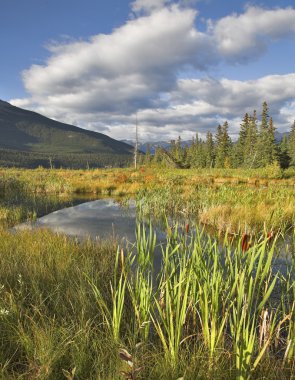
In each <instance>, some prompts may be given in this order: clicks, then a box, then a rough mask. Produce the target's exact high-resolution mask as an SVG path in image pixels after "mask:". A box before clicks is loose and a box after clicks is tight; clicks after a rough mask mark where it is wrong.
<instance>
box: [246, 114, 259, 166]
mask: <svg viewBox="0 0 295 380" xmlns="http://www.w3.org/2000/svg"><path fill="white" fill-rule="evenodd" d="M257 137H258V130H257V116H256V111H255V110H254V111H253V115H252V116H250V117H249V128H248V130H247V134H246V138H245V146H244V167H246V168H252V167H256V163H257V150H256V146H257Z"/></svg>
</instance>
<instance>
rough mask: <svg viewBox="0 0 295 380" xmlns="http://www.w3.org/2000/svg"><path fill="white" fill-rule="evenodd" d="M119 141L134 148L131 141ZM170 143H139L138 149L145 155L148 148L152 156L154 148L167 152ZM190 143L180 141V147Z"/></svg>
mask: <svg viewBox="0 0 295 380" xmlns="http://www.w3.org/2000/svg"><path fill="white" fill-rule="evenodd" d="M120 141H122V142H125V143H126V144H129V145H132V146H133V147H134V146H135V142H134V141H132V140H120ZM170 143H171V142H170V141H154V142H145V143H140V142H139V144H138V149H139V150H140V151H141V152H143V153H146V151H147V149H148V147H149V149H150V152H151V154H154V153H155V150H156V148H164V149H166V150H169V148H170ZM191 143H192V142H191V141H189V140H187V141H186V140H185V141H181V146H182V147H186V146H190V145H191Z"/></svg>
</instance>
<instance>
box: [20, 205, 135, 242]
mask: <svg viewBox="0 0 295 380" xmlns="http://www.w3.org/2000/svg"><path fill="white" fill-rule="evenodd" d="M27 227H28V224H27V223H26V224H23V225H21V226H18V229H21V228H27ZM29 227H31V228H38V227H45V228H49V229H51V230H53V231H54V232H60V233H65V234H66V235H70V236H77V237H78V238H84V237H91V238H98V237H99V238H102V239H104V238H108V237H110V236H111V235H114V236H116V237H118V238H119V239H120V240H121V239H123V238H124V239H127V240H129V241H132V240H133V241H134V231H135V204H134V202H129V206H128V208H126V207H121V206H120V204H119V203H118V202H116V201H115V200H113V199H99V200H96V201H91V202H86V203H82V204H79V205H78V206H74V207H68V208H64V209H62V210H58V211H54V212H52V213H51V214H48V215H46V216H43V217H41V218H39V219H37V220H36V222H33V223H32V224H31V225H30V226H29Z"/></svg>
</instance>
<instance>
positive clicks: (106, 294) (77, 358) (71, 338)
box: [0, 228, 295, 380]
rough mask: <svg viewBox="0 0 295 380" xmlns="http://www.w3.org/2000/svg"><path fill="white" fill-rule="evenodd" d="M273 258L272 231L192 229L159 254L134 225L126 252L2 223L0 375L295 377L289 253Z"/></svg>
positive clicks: (171, 238) (171, 233) (172, 233)
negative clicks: (217, 233)
mask: <svg viewBox="0 0 295 380" xmlns="http://www.w3.org/2000/svg"><path fill="white" fill-rule="evenodd" d="M243 247H244V245H243ZM292 250H293V246H292ZM292 252H293V251H292ZM157 254H160V255H161V256H162V267H161V269H160V268H158V269H157V271H158V276H155V268H154V265H155V264H154V257H155V255H157ZM293 254H294V252H293ZM135 255H136V258H135ZM134 260H136V263H137V264H136V265H135V261H134ZM275 260H276V254H275V240H273V241H272V242H270V241H260V242H257V243H254V242H253V244H252V246H251V248H250V249H248V250H245V249H242V244H241V242H239V243H238V244H236V246H235V248H233V247H231V246H230V243H229V242H228V241H227V240H225V242H224V245H223V247H220V246H218V245H217V244H216V242H215V241H214V240H211V239H209V238H208V237H206V236H205V235H202V233H201V232H200V231H197V232H196V233H193V234H192V235H191V234H190V233H189V231H188V228H178V229H177V228H174V229H168V235H167V241H166V242H165V244H164V245H163V246H162V249H161V248H160V247H158V248H157V253H155V240H154V234H153V232H149V233H148V234H147V233H146V232H145V231H144V230H143V228H139V229H138V232H137V244H136V245H135V247H134V248H131V247H130V249H128V250H126V249H125V250H124V255H123V254H122V253H121V251H120V250H117V244H116V242H114V241H113V240H112V239H108V241H105V242H91V241H85V242H82V243H81V242H80V243H78V242H77V241H75V240H73V239H69V238H67V237H65V236H62V235H54V234H52V233H50V232H48V231H45V230H39V231H34V232H21V233H17V234H11V233H8V232H5V231H3V232H0V278H1V296H0V378H3V379H8V380H9V379H11V380H15V379H54V380H56V379H65V378H67V379H85V380H86V379H87V380H91V379H93V380H94V379H122V380H123V379H163V380H164V379H165V380H166V379H167V380H168V379H169V380H170V379H175V380H176V379H178V378H181V377H184V379H186V380H189V379H194V380H195V379H213V378H214V379H228V380H230V379H239V380H244V379H248V378H251V379H278V378H280V379H291V378H292V374H294V370H295V346H294V342H295V293H294V289H295V287H294V285H295V284H294V278H293V274H292V270H293V269H294V260H292V261H291V262H290V266H289V267H288V268H287V269H286V268H282V269H280V268H277V269H276V270H275V271H274V270H273V264H274V261H275ZM131 267H132V268H133V269H132V270H131ZM293 273H294V272H293Z"/></svg>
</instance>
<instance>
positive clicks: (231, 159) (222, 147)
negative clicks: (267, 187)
mask: <svg viewBox="0 0 295 380" xmlns="http://www.w3.org/2000/svg"><path fill="white" fill-rule="evenodd" d="M275 131H276V127H275V125H274V123H273V120H272V118H271V117H270V116H269V112H268V105H267V103H266V102H264V103H263V105H262V113H261V118H260V120H258V118H257V113H256V111H254V112H253V113H252V114H248V113H246V114H245V116H244V118H243V120H242V122H241V124H240V132H239V137H238V140H237V141H236V142H233V141H232V139H231V138H230V136H229V125H228V122H227V121H226V122H225V123H224V124H223V125H218V127H217V129H216V133H215V134H214V135H213V134H212V133H211V132H208V133H207V136H206V139H205V140H202V139H200V138H199V137H198V135H196V137H195V138H193V140H192V142H191V144H190V145H189V146H183V144H182V142H181V138H180V137H179V138H178V140H176V141H175V140H173V141H171V143H170V149H169V151H166V150H164V149H163V148H160V147H158V148H157V149H156V151H155V154H154V156H151V154H150V152H149V150H147V153H146V155H145V157H143V160H144V161H145V163H149V162H153V163H165V162H167V161H168V162H170V163H171V164H174V165H175V166H178V167H183V168H189V167H191V168H213V167H215V168H261V167H266V166H268V165H272V164H277V165H280V167H282V168H284V169H285V168H288V167H289V166H295V121H294V123H293V126H292V128H291V131H290V133H289V135H288V136H284V137H283V139H282V141H280V142H278V141H276V139H275Z"/></svg>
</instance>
